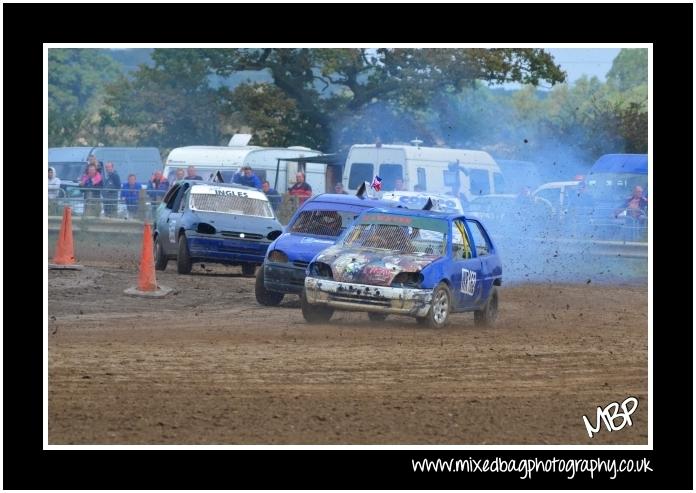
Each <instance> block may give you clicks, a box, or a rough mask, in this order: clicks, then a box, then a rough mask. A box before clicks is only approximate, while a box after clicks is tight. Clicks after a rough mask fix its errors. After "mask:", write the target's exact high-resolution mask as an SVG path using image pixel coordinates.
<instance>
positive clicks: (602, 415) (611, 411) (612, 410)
mask: <svg viewBox="0 0 696 493" xmlns="http://www.w3.org/2000/svg"><path fill="white" fill-rule="evenodd" d="M619 407H621V409H622V412H619ZM629 407H630V410H629ZM637 408H638V399H636V398H635V397H629V398H627V399H626V400H625V401H623V402H622V403H621V405H620V406H619V403H618V402H612V403H611V404H609V405H608V406H607V407H605V408H604V409H602V408H601V407H597V426H596V427H594V428H593V427H592V426H591V425H590V421H589V420H588V419H587V417H586V416H583V417H582V420H583V421H584V422H585V428H587V434H588V435H589V436H590V438H592V435H593V434H594V433H598V432H599V430H600V429H601V428H602V422H604V425H605V426H606V427H607V430H609V431H618V430H621V429H622V428H623V427H624V426H626V425H628V426H632V425H633V421H631V414H633V413H634V412H635V410H636V409H637ZM616 418H621V425H620V426H617V425H616Z"/></svg>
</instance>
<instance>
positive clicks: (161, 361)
mask: <svg viewBox="0 0 696 493" xmlns="http://www.w3.org/2000/svg"><path fill="white" fill-rule="evenodd" d="M95 252H99V253H98V254H96V253H95ZM77 254H78V258H79V259H80V261H81V263H83V264H84V265H85V269H84V270H83V271H81V272H75V271H49V275H48V311H49V321H48V340H49V351H48V354H49V394H48V395H49V443H50V444H609V443H611V444H646V443H647V440H648V438H647V417H648V414H647V410H648V400H647V375H648V371H647V362H648V360H647V315H648V314H647V310H648V309H647V296H648V294H647V284H642V285H641V284H624V285H597V284H595V283H590V284H587V283H583V284H575V285H571V284H543V285H542V284H517V285H508V286H505V285H504V286H503V288H502V290H501V292H500V295H501V301H500V306H501V309H500V310H501V311H500V319H499V323H498V326H497V327H495V328H493V329H484V328H478V327H475V326H474V324H473V316H472V315H471V314H457V315H454V316H453V317H452V321H451V325H450V326H449V327H448V328H446V329H445V330H430V329H424V328H421V327H419V326H418V325H417V324H416V323H415V321H413V320H412V319H409V318H406V317H396V316H393V317H390V318H389V319H387V321H385V322H383V323H378V324H377V323H373V322H370V321H369V320H368V318H367V316H366V315H365V314H360V313H337V314H336V315H334V318H333V319H332V320H331V322H330V323H329V324H324V325H307V324H306V323H305V322H304V320H303V318H302V315H301V312H300V310H299V303H298V301H297V297H294V296H290V297H287V298H286V299H285V301H284V302H283V303H282V305H281V306H280V307H278V308H271V309H269V308H264V307H261V306H259V305H258V304H256V302H255V300H254V295H253V285H254V280H253V279H249V278H244V277H242V276H241V274H240V271H239V268H235V267H222V266H214V265H206V266H205V267H201V266H200V265H197V266H196V267H194V272H193V274H192V275H189V276H179V275H177V274H176V269H175V265H174V263H173V262H170V264H169V267H168V269H167V271H165V272H158V273H157V275H158V282H159V283H160V284H163V285H166V286H169V287H172V288H174V289H175V293H174V294H171V295H169V296H168V297H167V298H165V299H160V300H151V299H140V298H131V297H127V296H125V295H124V294H123V290H124V289H125V288H127V287H130V286H133V285H134V284H135V282H136V279H137V268H136V263H135V258H134V255H132V252H131V253H128V252H125V253H124V252H123V251H112V252H105V251H104V250H103V249H86V248H83V249H82V250H78V252H77ZM628 396H634V397H637V398H638V399H639V401H640V403H639V407H638V409H637V411H636V412H635V413H634V415H633V416H632V418H633V425H632V426H630V427H629V426H627V427H625V428H623V429H622V430H620V431H613V432H610V431H608V430H606V428H603V429H602V431H600V432H599V433H598V434H597V435H596V436H595V437H594V438H593V439H589V438H588V435H587V431H586V429H585V426H584V424H583V421H582V416H583V415H588V416H590V417H591V418H592V419H591V421H592V423H594V421H595V412H596V408H597V406H606V405H607V404H609V403H611V402H614V401H619V402H621V401H623V400H624V399H625V398H627V397H628ZM619 421H620V420H618V421H617V423H618V422H619Z"/></svg>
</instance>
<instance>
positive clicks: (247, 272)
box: [242, 264, 256, 277]
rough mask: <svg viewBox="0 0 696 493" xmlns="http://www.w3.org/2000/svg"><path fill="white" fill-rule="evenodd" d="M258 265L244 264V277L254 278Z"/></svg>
mask: <svg viewBox="0 0 696 493" xmlns="http://www.w3.org/2000/svg"><path fill="white" fill-rule="evenodd" d="M255 273H256V264H242V275H243V276H244V277H254V274H255Z"/></svg>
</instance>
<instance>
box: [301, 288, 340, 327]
mask: <svg viewBox="0 0 696 493" xmlns="http://www.w3.org/2000/svg"><path fill="white" fill-rule="evenodd" d="M300 307H301V308H302V316H303V317H304V319H305V320H306V321H307V322H309V323H310V324H319V323H322V322H328V321H329V320H331V316H332V315H333V312H334V310H333V308H330V307H328V306H322V305H312V304H310V303H309V302H308V301H307V296H306V294H305V291H304V290H302V294H301V295H300Z"/></svg>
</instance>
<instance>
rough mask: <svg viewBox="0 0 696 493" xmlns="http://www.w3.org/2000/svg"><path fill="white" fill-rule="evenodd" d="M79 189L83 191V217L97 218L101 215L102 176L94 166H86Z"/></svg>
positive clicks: (92, 164)
mask: <svg viewBox="0 0 696 493" xmlns="http://www.w3.org/2000/svg"><path fill="white" fill-rule="evenodd" d="M80 187H82V188H83V189H85V190H84V197H85V215H87V216H96V217H99V216H100V215H101V200H100V199H101V188H102V176H101V174H100V173H99V171H97V165H96V164H94V163H91V164H88V165H87V172H86V173H85V174H84V175H82V178H81V179H80Z"/></svg>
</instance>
